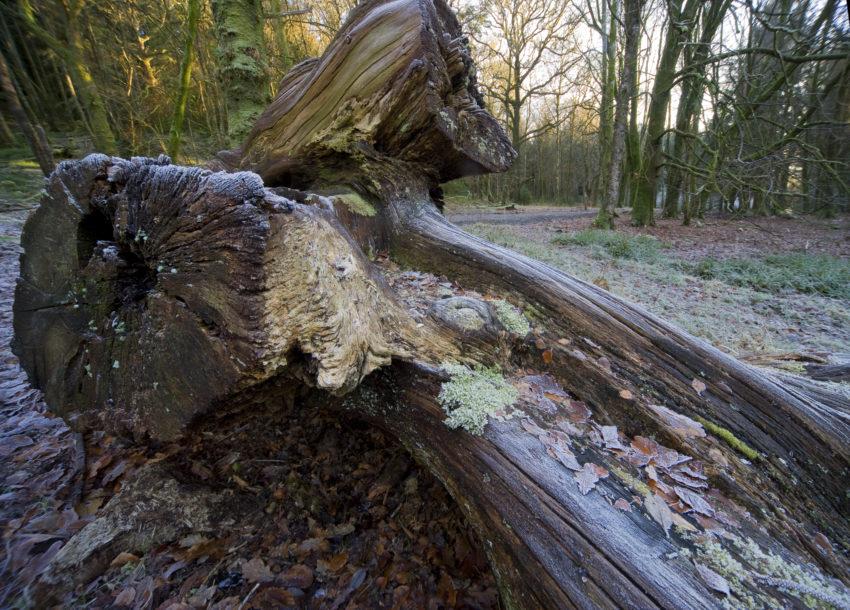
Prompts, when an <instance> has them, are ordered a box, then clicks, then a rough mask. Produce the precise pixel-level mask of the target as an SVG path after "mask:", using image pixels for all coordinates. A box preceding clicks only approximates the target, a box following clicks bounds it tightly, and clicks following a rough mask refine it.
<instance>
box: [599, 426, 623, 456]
mask: <svg viewBox="0 0 850 610" xmlns="http://www.w3.org/2000/svg"><path fill="white" fill-rule="evenodd" d="M599 431H600V432H601V433H602V440H603V441H605V447H607V448H608V449H621V450H623V451H625V449H626V448H625V447H623V444H622V443H621V442H620V437H619V436H618V435H617V426H602V427H601V428H600V429H599Z"/></svg>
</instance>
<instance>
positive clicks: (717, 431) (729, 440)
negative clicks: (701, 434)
mask: <svg viewBox="0 0 850 610" xmlns="http://www.w3.org/2000/svg"><path fill="white" fill-rule="evenodd" d="M695 419H696V420H697V421H698V422H699V423H701V424H702V425H703V427H704V428H705V429H706V430H708V431H709V432H710V433H711V434H713V435H714V436H716V437H717V438H719V439H720V440H722V441H723V442H725V443H726V444H727V445H729V446H730V447H732V449H735V450H736V451H738V452H739V453H741V454H743V455H744V456H746V457H747V459H749V460H752V461H755V460H757V459H759V458H761V454H760V453H759V452H758V451H756V450H755V449H753V448H752V447H750V446H749V445H747V444H746V443H745V442H744V441H742V440H740V439H739V438H738V437H736V436H735V435H734V434H732V432H730V431H729V430H727V429H726V428H723V427H722V426H718V425H717V424H713V423H711V422H710V421H708V420H707V419H704V418H702V417H699V416H696V417H695Z"/></svg>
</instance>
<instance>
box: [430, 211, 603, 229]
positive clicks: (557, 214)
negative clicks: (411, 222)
mask: <svg viewBox="0 0 850 610" xmlns="http://www.w3.org/2000/svg"><path fill="white" fill-rule="evenodd" d="M594 216H596V210H584V209H582V208H529V209H522V208H518V209H516V210H498V211H495V210H493V211H490V210H482V211H476V212H466V211H450V212H449V213H448V214H446V217H447V218H448V219H449V220H451V221H452V222H453V223H455V224H456V225H458V226H463V225H471V224H476V223H485V224H491V225H523V224H534V223H538V222H554V221H562V220H573V219H576V218H593V217H594Z"/></svg>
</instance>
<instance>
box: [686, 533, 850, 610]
mask: <svg viewBox="0 0 850 610" xmlns="http://www.w3.org/2000/svg"><path fill="white" fill-rule="evenodd" d="M685 537H686V538H691V539H692V540H693V541H694V542H695V544H696V549H695V550H696V557H695V560H696V561H697V562H699V563H702V564H704V565H706V566H708V567H709V568H711V569H712V570H714V571H715V572H717V573H718V574H720V575H721V576H723V577H724V578H725V579H726V580H727V582H728V583H729V588H730V590H731V592H732V598H731V599H728V600H725V602H724V606H726V607H729V608H765V607H771V606H775V605H776V600H775V599H772V598H771V596H770V595H769V594H766V593H765V592H760V591H759V589H763V588H764V586H765V585H768V586H770V587H774V588H776V589H778V590H781V591H782V592H783V593H786V594H788V595H793V596H795V597H797V598H798V599H800V601H802V602H803V604H805V605H806V606H807V607H808V608H846V607H850V596H848V595H847V593H845V592H843V591H841V590H840V589H839V588H837V587H835V586H832V585H831V584H829V582H827V580H826V579H825V578H823V577H821V576H819V575H817V574H815V572H814V570H815V568H814V567H813V566H812V571H809V570H805V569H804V568H803V567H802V566H799V565H796V564H792V563H789V562H787V561H786V560H785V559H783V558H782V557H780V556H779V555H775V554H773V553H771V552H769V551H764V550H762V548H761V547H760V546H759V545H758V544H757V543H756V542H755V541H753V540H752V539H750V538H747V539H746V540H744V539H742V538H739V537H738V536H735V535H733V534H727V535H726V538H727V539H729V540H731V542H732V545H733V546H734V550H735V551H736V554H737V555H738V556H739V557H740V558H741V561H738V560H737V559H735V558H734V557H733V556H732V555H731V554H730V552H729V550H727V549H726V548H724V547H723V545H722V544H720V543H719V542H716V541H714V540H711V539H709V538H706V537H704V536H694V537H689V536H687V535H686V536H685Z"/></svg>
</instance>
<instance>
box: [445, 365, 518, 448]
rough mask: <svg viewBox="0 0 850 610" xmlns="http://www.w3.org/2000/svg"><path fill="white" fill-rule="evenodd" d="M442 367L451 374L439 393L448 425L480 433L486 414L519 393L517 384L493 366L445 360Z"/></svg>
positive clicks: (504, 407)
mask: <svg viewBox="0 0 850 610" xmlns="http://www.w3.org/2000/svg"><path fill="white" fill-rule="evenodd" d="M443 369H444V370H445V371H446V372H447V373H448V374H449V375H450V376H451V379H450V380H449V381H447V382H445V383H444V384H443V385H442V388H441V389H440V395H439V400H440V404H441V405H442V406H443V410H444V411H445V412H446V414H447V415H448V417H447V418H446V422H445V423H446V425H447V426H448V427H449V428H463V429H464V430H466V431H467V432H471V433H472V434H482V433H483V432H484V426H486V425H487V418H488V417H490V416H491V415H495V414H496V413H497V412H499V411H502V412H504V411H505V410H507V409H509V408H510V407H511V406H512V405H513V404H514V403H515V402H516V400H517V398H518V397H519V393H518V392H517V390H516V388H515V387H514V386H512V385H511V384H510V383H508V382H507V381H506V380H505V378H504V377H502V375H501V374H500V373H499V372H498V371H496V370H494V369H487V368H483V367H479V368H475V369H471V368H469V367H467V366H464V365H461V364H444V365H443Z"/></svg>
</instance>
